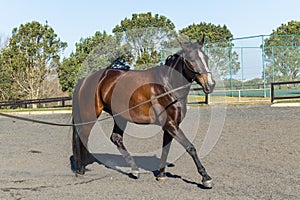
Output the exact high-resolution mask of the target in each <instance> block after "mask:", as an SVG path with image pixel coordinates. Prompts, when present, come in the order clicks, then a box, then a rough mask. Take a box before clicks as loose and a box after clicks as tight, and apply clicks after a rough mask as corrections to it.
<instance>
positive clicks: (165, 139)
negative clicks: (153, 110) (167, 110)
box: [156, 131, 173, 181]
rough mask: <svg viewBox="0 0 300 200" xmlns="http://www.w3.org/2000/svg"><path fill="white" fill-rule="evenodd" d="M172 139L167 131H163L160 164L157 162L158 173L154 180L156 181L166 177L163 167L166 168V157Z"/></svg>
mask: <svg viewBox="0 0 300 200" xmlns="http://www.w3.org/2000/svg"><path fill="white" fill-rule="evenodd" d="M172 139H173V137H172V136H171V135H170V134H169V133H168V131H164V136H163V146H162V153H161V158H160V164H159V174H158V176H157V177H156V180H158V181H160V180H163V179H165V178H166V173H165V168H166V163H167V157H168V154H169V151H170V147H171V142H172Z"/></svg>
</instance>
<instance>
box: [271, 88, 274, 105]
mask: <svg viewBox="0 0 300 200" xmlns="http://www.w3.org/2000/svg"><path fill="white" fill-rule="evenodd" d="M273 102H274V83H271V103H273Z"/></svg>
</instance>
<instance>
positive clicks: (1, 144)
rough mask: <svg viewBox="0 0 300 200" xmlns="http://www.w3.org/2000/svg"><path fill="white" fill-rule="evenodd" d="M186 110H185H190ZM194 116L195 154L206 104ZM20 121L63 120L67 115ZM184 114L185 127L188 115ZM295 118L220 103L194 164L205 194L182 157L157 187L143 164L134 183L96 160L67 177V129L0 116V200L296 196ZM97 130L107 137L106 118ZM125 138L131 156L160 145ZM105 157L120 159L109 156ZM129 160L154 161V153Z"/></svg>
mask: <svg viewBox="0 0 300 200" xmlns="http://www.w3.org/2000/svg"><path fill="white" fill-rule="evenodd" d="M194 109H195V108H190V110H191V113H193V112H194ZM200 111H201V129H199V133H197V135H196V137H195V138H194V139H193V143H194V145H195V146H196V148H197V149H199V148H200V146H201V144H202V141H203V137H204V135H205V134H204V133H203V132H206V130H207V128H208V126H209V122H210V120H211V108H210V107H201V108H200ZM197 112H198V111H197ZM28 117H31V118H35V119H40V120H47V121H54V122H61V123H63V122H65V123H69V122H70V114H51V115H29V116H28ZM189 117H191V118H190V120H188V122H189V123H190V126H191V127H192V126H194V122H193V114H191V116H189ZM299 121H300V108H271V107H270V105H255V106H253V105H251V106H249V105H247V106H245V105H243V106H227V110H226V118H225V123H224V127H223V130H222V134H221V136H220V138H219V140H218V143H217V144H216V146H215V147H214V148H213V150H212V151H211V152H210V154H208V155H207V156H206V157H204V158H203V159H202V163H203V164H204V166H205V167H206V169H207V171H208V172H209V174H210V175H211V176H212V178H213V180H214V187H213V189H210V190H207V189H203V188H202V186H201V184H199V183H200V182H201V177H200V176H199V175H198V174H197V171H196V168H195V165H194V163H193V161H192V159H191V158H190V157H189V155H188V154H186V153H184V154H183V155H182V156H180V157H179V158H178V159H176V160H175V161H174V162H172V163H173V165H171V166H170V167H168V168H167V171H168V178H167V179H166V180H164V181H161V182H158V181H156V180H155V176H154V173H153V172H151V171H148V170H149V169H147V164H146V165H144V166H142V168H144V169H142V172H143V173H142V174H141V175H140V178H139V179H137V180H135V179H132V178H130V177H129V176H128V175H127V174H126V173H122V172H120V171H119V170H115V169H111V168H107V167H105V166H104V165H102V164H100V163H99V162H94V163H93V164H90V165H88V166H87V169H88V171H87V172H86V175H84V176H81V177H75V176H74V174H73V173H72V172H71V169H70V162H69V158H70V156H71V129H70V128H68V127H53V126H47V125H41V124H36V123H28V122H23V121H19V120H14V119H8V118H4V117H0V161H1V162H0V177H1V178H0V199H72V200H75V199H299V197H300V132H299V130H300V124H299ZM102 125H103V127H106V128H103V130H106V131H107V132H108V133H107V134H108V135H109V132H110V130H111V121H106V122H103V123H102ZM126 138H127V139H126ZM130 138H132V137H126V136H125V144H127V146H128V149H129V150H131V151H135V150H137V149H143V150H144V149H147V148H154V147H156V146H157V145H158V146H160V145H161V142H162V141H161V140H160V141H159V139H153V140H151V141H153V143H149V142H148V143H145V142H143V141H142V140H141V139H140V140H141V141H133V142H132V141H131V139H130ZM133 140H134V139H133ZM172 147H173V146H172ZM176 148H177V147H176ZM171 151H172V149H171ZM107 153H108V154H105V155H106V156H108V157H110V158H116V159H120V156H119V155H118V154H117V153H116V154H114V153H112V152H107ZM103 155H104V154H102V156H103ZM158 157H159V156H158ZM136 159H140V160H139V161H138V162H141V163H143V162H144V160H147V159H148V161H150V162H151V163H152V164H153V163H155V162H157V163H158V158H157V157H155V156H153V157H150V156H149V157H148V158H147V156H145V157H144V158H138V157H136ZM143 159H144V160H143ZM145 162H146V161H145ZM119 164H120V165H122V164H121V163H119ZM117 165H118V162H116V163H115V166H116V167H118V166H117Z"/></svg>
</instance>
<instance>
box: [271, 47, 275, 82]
mask: <svg viewBox="0 0 300 200" xmlns="http://www.w3.org/2000/svg"><path fill="white" fill-rule="evenodd" d="M272 62H273V63H272V64H273V65H272V82H273V83H274V82H275V59H274V47H272Z"/></svg>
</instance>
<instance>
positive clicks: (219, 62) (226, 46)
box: [180, 22, 240, 78]
mask: <svg viewBox="0 0 300 200" xmlns="http://www.w3.org/2000/svg"><path fill="white" fill-rule="evenodd" d="M180 33H182V34H184V35H186V36H188V37H189V38H190V39H193V40H201V38H202V37H203V36H205V38H206V44H205V50H206V51H207V52H208V56H209V66H210V68H211V70H212V71H214V70H216V71H217V72H218V74H219V75H220V77H223V78H224V77H226V76H228V75H230V74H236V73H237V72H238V71H239V69H240V63H239V62H238V54H237V53H236V52H234V51H232V48H231V47H232V46H233V44H232V42H230V38H232V33H231V32H230V30H229V29H228V28H227V27H226V26H225V25H223V26H220V25H214V24H212V23H205V22H201V23H199V24H192V25H189V26H188V27H186V28H183V29H182V30H180Z"/></svg>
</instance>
